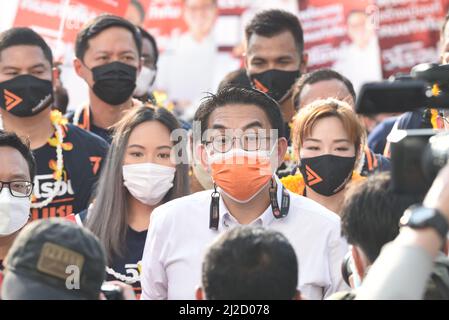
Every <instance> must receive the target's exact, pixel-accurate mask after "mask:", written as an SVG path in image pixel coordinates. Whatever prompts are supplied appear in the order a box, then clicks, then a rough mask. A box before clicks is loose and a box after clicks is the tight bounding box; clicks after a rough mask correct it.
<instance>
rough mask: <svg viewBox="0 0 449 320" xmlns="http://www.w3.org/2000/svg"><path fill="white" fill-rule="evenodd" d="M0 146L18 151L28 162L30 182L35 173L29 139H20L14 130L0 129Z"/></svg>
mask: <svg viewBox="0 0 449 320" xmlns="http://www.w3.org/2000/svg"><path fill="white" fill-rule="evenodd" d="M0 147H11V148H14V149H16V150H17V151H19V152H20V154H21V155H22V156H23V157H24V158H25V160H26V162H27V163H28V169H29V172H30V178H31V182H32V181H33V180H34V177H35V175H36V160H35V159H34V155H33V153H32V151H31V149H30V144H29V141H26V140H25V141H24V140H22V139H20V138H19V136H17V134H15V133H14V132H6V131H3V130H0Z"/></svg>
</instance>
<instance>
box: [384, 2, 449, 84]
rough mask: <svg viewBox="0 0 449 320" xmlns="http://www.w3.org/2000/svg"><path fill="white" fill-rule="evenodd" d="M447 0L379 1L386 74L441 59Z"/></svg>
mask: <svg viewBox="0 0 449 320" xmlns="http://www.w3.org/2000/svg"><path fill="white" fill-rule="evenodd" d="M445 2H447V1H436V0H419V1H417V0H414V1H385V0H378V1H377V9H378V15H379V30H378V35H379V41H380V47H381V51H382V66H383V73H384V77H389V76H390V75H392V74H395V73H397V72H409V71H410V68H411V67H413V66H414V65H416V64H419V63H423V62H438V58H439V57H438V48H437V43H438V40H439V37H440V29H441V22H442V19H443V17H444V16H445V6H446V4H445ZM392 3H395V4H392Z"/></svg>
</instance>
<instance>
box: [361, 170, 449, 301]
mask: <svg viewBox="0 0 449 320" xmlns="http://www.w3.org/2000/svg"><path fill="white" fill-rule="evenodd" d="M426 209H427V210H426ZM423 210H424V211H423ZM401 224H402V225H404V227H402V229H401V232H400V233H399V235H398V236H397V237H396V239H395V240H394V241H393V242H391V243H390V244H388V245H386V246H385V247H384V248H383V249H382V252H381V253H380V255H379V257H378V258H377V259H376V261H375V262H374V264H373V266H372V267H371V269H370V272H369V273H368V275H367V277H366V278H365V279H364V282H363V285H362V286H361V287H360V289H359V290H358V291H357V299H364V300H369V299H379V300H391V299H422V298H423V297H424V292H425V289H426V285H427V281H428V279H429V276H430V275H431V273H432V270H433V266H434V264H433V261H434V259H435V258H437V256H438V255H439V254H440V250H441V248H442V247H443V245H444V244H446V242H447V231H448V229H449V227H448V226H449V165H446V166H445V167H444V169H443V170H441V172H440V173H439V175H438V177H437V178H436V179H435V181H434V182H433V185H432V187H431V189H430V190H429V192H428V193H427V196H426V198H425V200H424V206H423V207H421V208H418V210H417V209H414V210H411V211H408V212H407V214H406V215H404V216H403V219H402V218H401Z"/></svg>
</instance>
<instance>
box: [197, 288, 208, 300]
mask: <svg viewBox="0 0 449 320" xmlns="http://www.w3.org/2000/svg"><path fill="white" fill-rule="evenodd" d="M204 298H205V297H204V293H203V288H201V287H198V288H196V291H195V299H196V300H206V299H204Z"/></svg>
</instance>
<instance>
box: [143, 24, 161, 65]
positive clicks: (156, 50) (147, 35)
mask: <svg viewBox="0 0 449 320" xmlns="http://www.w3.org/2000/svg"><path fill="white" fill-rule="evenodd" d="M139 30H140V34H141V35H142V40H143V39H147V40H148V41H150V43H151V45H152V46H153V49H154V65H157V61H158V59H159V48H158V47H157V42H156V39H155V38H154V37H153V36H152V35H151V34H150V33H149V32H148V31H146V30H145V29H144V28H142V27H139Z"/></svg>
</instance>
